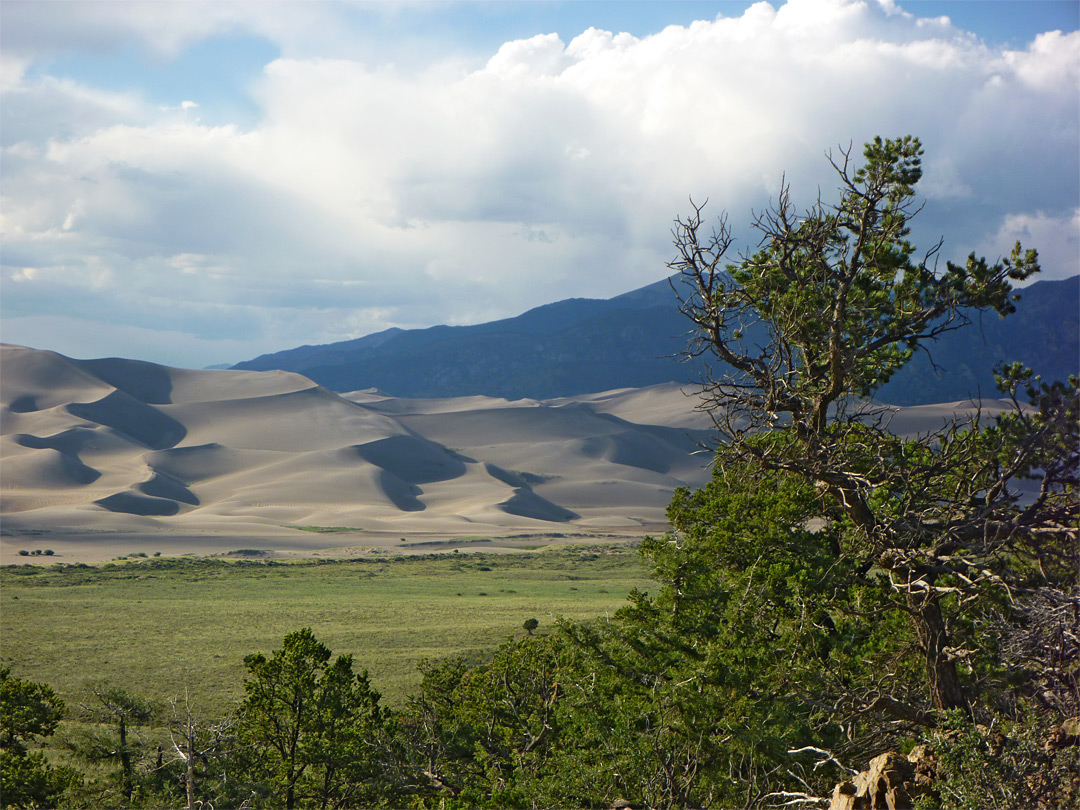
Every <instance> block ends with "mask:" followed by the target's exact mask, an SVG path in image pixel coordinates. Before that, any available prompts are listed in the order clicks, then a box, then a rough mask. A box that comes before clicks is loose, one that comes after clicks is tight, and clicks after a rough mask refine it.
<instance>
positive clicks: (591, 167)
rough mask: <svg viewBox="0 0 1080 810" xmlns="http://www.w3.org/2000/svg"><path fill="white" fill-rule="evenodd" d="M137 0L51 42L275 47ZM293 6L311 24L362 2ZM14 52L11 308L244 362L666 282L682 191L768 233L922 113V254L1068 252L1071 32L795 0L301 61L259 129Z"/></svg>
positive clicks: (8, 186)
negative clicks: (786, 198)
mask: <svg viewBox="0 0 1080 810" xmlns="http://www.w3.org/2000/svg"><path fill="white" fill-rule="evenodd" d="M83 5H84V4H79V3H76V4H74V6H73V9H74V14H75V17H76V18H78V19H80V20H82V19H84V18H85V17H86V16H87V14H88V13H89V12H86V11H85V10H83V9H82V7H83ZM115 5H117V4H105V7H113V6H115ZM136 5H137V6H138V8H139V9H140V11H139V12H138V13H133V14H131V15H128V14H126V13H118V12H116V11H107V12H105V17H104V18H103V19H102V18H95V22H93V23H87V25H88V29H87V30H85V31H80V29H79V26H78V25H76V24H75V23H74V22H71V24H70V25H68V24H64V25H59V24H57V25H52V24H50V25H45V24H44V23H40V21H39V23H40V26H39V27H40V31H39V32H38V34H39V35H40V36H42V37H45V39H46V40H47V42H46V44H47V45H48V46H49V47H51V48H55V49H60V48H64V47H73V46H72V44H71V43H72V41H73V40H75V39H77V38H79V37H81V39H80V40H79V41H80V42H81V43H82V44H83V45H87V43H91V44H92V43H95V42H97V43H100V45H101V47H106V46H107V45H108V44H109V43H110V42H112V41H113V40H114V39H115V38H117V37H137V38H140V39H141V40H143V41H145V42H146V43H147V46H148V47H153V48H155V49H157V50H158V51H160V52H162V53H174V52H176V51H177V49H180V48H182V47H184V43H186V42H190V41H192V40H193V39H196V38H199V37H204V36H208V35H211V34H215V33H216V34H220V33H221V32H223V31H229V30H234V29H244V30H248V29H252V30H258V31H260V32H262V33H264V34H265V35H267V36H271V35H273V36H282V37H283V36H284V35H283V34H280V32H279V33H274V32H275V31H278V29H281V28H282V27H283V23H282V21H281V18H275V17H274V15H272V14H266V13H264V12H261V11H255V10H253V7H251V6H244V5H242V4H240V5H236V6H235V7H234V4H218V3H209V4H206V5H205V6H200V8H201V9H203V10H204V11H206V18H205V19H202V20H196V19H195V17H197V16H198V15H197V14H195V13H192V12H191V11H190V10H189V11H188V12H184V13H183V20H181V21H179V22H177V23H176V24H177V26H178V27H177V29H176V30H175V31H172V32H171V33H167V32H164V31H162V30H161V29H162V28H164V27H165V23H166V22H167V21H168V20H173V19H174V17H172V16H170V15H178V14H181V12H180V11H177V10H176V9H177V8H179V7H178V6H177V7H174V6H172V5H169V6H168V8H169V9H171V11H170V12H169V14H166V15H165V16H164V17H156V18H152V17H153V15H151V14H150V12H149V11H148V10H147V9H152V8H153V7H155V6H157V4H136ZM295 6H305V7H306V6H311V8H307V9H299V10H298V9H296V8H295ZM95 8H97V7H95ZM103 8H104V7H103ZM131 8H135V7H134V6H133V7H131ZM285 8H286V9H287V10H288V14H296V15H300V16H299V17H297V18H296V19H298V20H299V19H300V18H301V17H303V18H304V20H303V21H302V22H303V24H302V25H300V28H302V29H303V30H305V31H307V30H309V29H308V28H306V27H305V26H307V25H308V24H309V23H310V22H311V20H313V19H315V18H316V17H317V16H319V15H322V14H326V13H333V14H342V13H345V12H344V11H343V10H342V9H341V8H339V7H337V6H335V5H333V4H332V5H331V6H330V10H329V11H328V10H327V9H326V8H324V7H322V6H321V5H318V4H290V5H288V6H287V7H285ZM914 8H915V9H916V10H918V6H915V7H914ZM223 9H224V10H223ZM346 10H347V9H346ZM7 13H8V12H7V10H6V9H5V16H7ZM27 13H28V12H27ZM286 16H287V15H286ZM166 18H167V19H166ZM275 20H276V22H275ZM298 25H299V24H298ZM267 32H269V33H267ZM24 35H25V37H24V38H29V35H28V34H25V31H24ZM24 44H25V43H24ZM87 46H88V45H87ZM43 47H44V46H43ZM339 50H340V49H339ZM296 52H297V53H301V52H302V50H301V49H297V51H296ZM13 64H14V67H13V68H12V69H11V70H10V71H9V72H6V73H5V75H10V76H12V77H13V78H11V79H10V85H9V86H5V87H6V89H5V90H4V96H3V102H4V104H3V108H4V115H5V119H4V133H3V134H4V144H3V147H4V151H3V155H2V159H3V164H2V169H3V172H4V180H5V182H4V190H3V231H4V237H5V247H4V255H3V265H4V266H3V268H2V271H0V272H2V274H3V275H2V279H3V284H4V306H5V308H6V309H7V310H8V311H13V312H17V313H18V314H19V317H20V318H21V319H22V321H21V323H22V324H23V325H24V326H25V325H27V324H29V323H30V320H31V319H33V318H34V317H42V318H53V319H69V321H70V322H75V319H78V318H80V317H83V316H84V314H85V313H84V310H85V307H86V305H87V301H88V300H89V301H92V302H93V304H94V306H95V307H100V308H101V309H100V310H99V313H100V312H105V313H109V317H114V318H117V319H120V320H118V321H117V322H118V323H130V324H133V326H132V328H137V329H143V330H151V331H152V330H153V329H154V328H155V319H154V318H153V317H149V316H142V317H138V316H137V314H136V313H139V312H144V313H151V312H155V311H159V310H161V309H162V308H165V309H168V308H170V306H172V311H171V312H170V314H169V316H168V318H166V319H165V320H163V321H161V323H160V328H161V329H163V330H168V331H169V332H170V334H189V335H192V336H195V339H196V341H197V342H198V345H200V346H201V347H203V348H205V347H206V346H212V345H213V344H212V341H213V340H214V335H215V331H214V329H215V323H216V324H217V325H218V326H217V328H220V329H221V335H222V336H223V337H222V343H221V346H222V349H223V352H222V354H223V355H224V354H226V352H225V351H224V350H225V349H226V347H227V348H229V349H230V352H229V355H230V356H231V357H233V358H235V359H240V357H237V356H236V354H235V353H234V352H235V351H237V350H239V349H240V348H241V347H247V348H248V349H250V351H249V352H248V354H250V355H253V354H257V353H260V352H263V351H270V350H273V349H279V348H287V347H290V346H292V345H297V344H299V343H322V342H329V341H330V340H336V339H344V338H348V337H356V336H358V335H360V334H364V333H366V332H370V331H376V330H378V329H381V328H385V327H387V326H390V325H401V326H416V325H427V324H431V323H439V322H448V323H467V322H475V321H478V320H485V319H489V318H493V317H500V316H506V315H511V314H515V313H517V312H520V311H522V310H524V309H526V308H528V307H530V306H534V305H538V304H540V303H544V302H547V301H551V300H556V299H559V298H564V297H570V296H608V295H613V294H616V293H619V292H623V291H625V290H628V289H631V288H634V287H636V286H639V285H642V284H645V283H648V282H650V281H653V280H656V279H658V278H660V277H662V276H663V275H665V274H666V269H665V262H666V260H667V259H668V258H669V257H670V256H669V254H670V234H669V227H670V223H671V220H672V219H673V218H674V217H675V216H677V215H679V214H681V213H684V212H685V211H686V210H687V206H688V203H687V198H688V197H689V196H693V198H694V199H695V200H698V201H700V200H704V199H705V198H709V199H710V200H711V202H710V210H711V211H712V212H713V213H715V214H719V213H720V212H721V211H723V210H727V211H729V212H730V218H731V222H732V224H733V225H734V226H735V227H736V231H737V233H738V235H739V236H740V237H741V238H742V240H743V245H744V246H746V245H748V244H749V245H752V244H753V234H752V233H751V232H750V231H749V229H748V228H747V224H748V223H749V221H750V210H751V209H752V208H758V209H760V208H761V207H762V206H764V205H766V204H767V203H768V200H769V199H770V198H771V197H773V196H775V194H776V192H777V189H778V187H779V183H780V181H781V178H782V177H784V176H786V178H787V179H788V181H789V182H791V184H792V186H793V191H794V197H795V200H796V201H797V202H798V203H799V204H800V205H809V204H810V203H812V202H813V200H814V199H815V198H816V196H817V193H818V190H819V189H820V190H821V193H822V195H823V196H824V197H825V199H829V198H830V196H831V194H832V190H833V189H834V188H835V186H836V178H835V176H834V175H832V174H831V170H830V169H829V168H828V166H827V163H826V161H825V160H824V152H825V151H826V150H828V149H830V148H831V149H833V152H834V154H837V148H838V147H846V146H847V145H848V144H849V143H851V142H854V144H855V145H856V147H857V146H858V144H860V143H861V142H862V141H864V140H867V139H869V138H871V137H873V136H874V135H876V134H883V135H899V134H904V133H909V132H910V133H913V134H917V135H919V136H920V137H922V139H923V141H924V144H925V145H926V150H927V155H926V164H925V165H926V180H925V181H924V184H923V192H924V193H925V195H926V197H927V200H928V204H927V206H926V209H925V210H924V212H923V213H922V215H921V217H920V220H919V223H918V227H917V230H916V236H917V237H918V238H919V239H920V240H921V242H922V243H924V244H925V243H927V242H933V241H936V239H937V238H938V237H939V236H941V235H944V236H945V237H946V245H945V254H944V255H945V256H947V257H949V258H961V257H962V256H964V255H966V253H967V251H969V250H972V249H977V248H978V249H982V250H984V251H985V252H987V253H991V254H994V253H998V254H1000V253H1002V252H1005V253H1007V252H1008V251H1007V250H1004V251H1002V250H1001V248H1000V244H1003V242H1004V241H1007V240H1008V239H1012V238H1013V237H1012V236H1011V235H1012V234H1014V233H1015V234H1018V235H1022V236H1023V237H1024V239H1023V241H1024V242H1025V244H1027V243H1028V242H1029V241H1030V242H1031V244H1032V246H1035V247H1038V248H1039V249H1040V252H1041V254H1042V255H1043V256H1044V257H1045V260H1044V267H1045V268H1046V271H1047V273H1048V274H1050V275H1054V276H1065V275H1069V274H1073V273H1076V272H1078V271H1080V267H1078V265H1077V255H1078V252H1077V250H1076V239H1077V228H1078V222H1077V218H1076V213H1075V212H1076V203H1077V199H1078V196H1080V191H1078V181H1077V178H1078V176H1080V158H1078V154H1080V149H1078V145H1080V110H1078V101H1077V99H1078V89H1080V79H1078V69H1080V35H1078V34H1076V33H1072V34H1060V33H1048V34H1045V35H1043V36H1040V37H1039V38H1037V39H1036V40H1035V41H1033V42H1032V43H1031V44H1030V45H1029V47H1028V48H1027V49H1026V50H1023V51H1003V50H1000V49H997V50H995V49H993V48H990V47H988V46H986V45H985V44H983V43H981V42H980V41H979V40H978V39H977V38H975V37H974V36H972V35H970V34H968V33H966V32H963V31H960V30H957V29H956V28H954V27H953V26H952V25H951V24H950V23H949V22H948V20H947V19H945V18H935V19H929V20H928V19H920V18H918V17H916V16H914V15H912V14H910V13H907V12H905V11H903V9H902V8H900V7H898V6H896V5H893V4H877V3H864V2H847V1H846V0H791V2H788V3H787V4H786V5H783V6H781V7H780V8H779V9H776V8H774V7H772V6H770V5H769V4H767V3H758V4H757V5H755V6H753V7H751V8H750V9H748V10H747V11H746V12H745V13H744V14H742V15H741V16H739V17H724V16H719V17H717V19H715V20H712V21H700V22H696V23H694V24H693V25H690V26H687V27H680V26H671V27H668V28H666V29H664V30H663V31H660V32H658V33H656V34H654V35H651V36H647V37H642V38H636V37H633V36H631V35H629V34H615V33H611V32H607V31H601V30H598V29H595V28H593V29H588V30H586V31H584V32H582V33H581V34H580V35H578V36H576V37H574V38H572V39H571V40H570V41H569V42H568V43H566V42H564V41H562V40H561V39H560V38H559V37H558V36H557V35H555V34H539V35H537V36H534V37H531V38H528V39H523V40H516V41H512V42H507V43H505V44H503V45H502V47H500V48H498V50H497V51H496V52H494V53H491V54H490V56H489V58H487V60H486V61H484V62H482V63H469V62H463V61H462V60H460V59H458V58H456V57H454V58H449V57H447V58H445V59H441V60H440V59H439V58H437V57H432V58H430V59H429V60H428V61H427V62H425V63H423V64H408V65H404V64H393V63H380V64H375V63H371V62H369V61H365V60H363V59H358V58H323V57H312V56H309V55H306V54H305V55H300V56H297V55H295V54H294V55H292V56H287V57H282V58H280V59H277V60H275V61H273V62H271V63H270V64H268V65H267V66H266V68H265V70H264V72H263V74H262V76H261V78H260V80H259V81H258V82H257V84H256V85H255V87H253V88H252V90H251V92H252V94H253V98H254V101H255V103H256V104H257V105H258V110H259V119H258V123H257V124H256V125H254V126H252V127H248V128H243V127H240V126H237V125H223V126H209V125H204V124H201V123H199V121H198V120H197V119H194V118H193V117H192V115H190V114H188V113H189V112H190V110H189V108H192V107H193V104H194V103H193V102H183V103H182V104H181V105H180V106H181V108H182V109H176V108H173V109H167V110H162V109H160V107H159V106H154V105H151V104H149V103H143V102H141V101H140V99H139V98H137V97H135V96H132V95H124V94H115V93H113V94H110V93H106V92H104V91H100V90H97V89H95V88H94V87H92V86H88V85H80V84H78V83H76V82H74V81H72V80H70V79H68V80H59V79H54V78H52V77H49V76H48V75H44V76H36V77H35V76H34V75H32V74H31V73H30V72H28V71H27V69H26V66H25V65H24V64H22V63H17V64H16V63H13ZM6 81H8V80H6ZM193 97H198V96H193ZM9 115H10V116H12V117H13V119H15V120H13V122H11V123H10V124H9V122H8V118H7V116H9ZM65 122H67V123H65ZM857 151H858V149H857V148H856V153H857ZM1028 235H1030V240H1029V239H1028ZM1010 245H1011V243H1010ZM995 257H996V256H995ZM43 285H48V286H43ZM35 289H36V292H34V290H35ZM88 291H89V292H88ZM88 295H90V298H87V296H88ZM110 301H119V302H123V303H122V305H121V304H115V303H114V304H110V303H109V302H110ZM170 302H172V304H170ZM238 313H244V314H243V315H239V314H238ZM69 321H65V322H69ZM99 323H100V319H99ZM20 328H21V327H20ZM95 328H96V327H95ZM114 331H115V334H116V335H117V336H118V337H119V336H123V334H124V333H123V330H122V329H117V330H114ZM14 337H15V338H17V336H14ZM153 343H155V342H153V341H149V342H148V341H142V342H141V343H140V344H139V345H143V346H149V345H151V344H153ZM200 351H201V350H200ZM112 353H122V352H121V351H120V350H116V351H114V352H112ZM130 353H131V354H134V353H135V351H134V349H132V351H131V352H130ZM243 356H245V355H241V357H243ZM226 359H227V358H226Z"/></svg>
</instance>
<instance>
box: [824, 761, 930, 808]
mask: <svg viewBox="0 0 1080 810" xmlns="http://www.w3.org/2000/svg"><path fill="white" fill-rule="evenodd" d="M936 765H937V760H936V758H935V757H934V755H933V754H932V753H931V752H930V749H929V748H927V747H926V746H925V745H920V746H917V747H916V748H915V749H914V750H912V752H911V753H910V754H908V756H906V757H905V756H901V755H900V754H897V753H895V752H892V751H890V752H888V753H885V754H882V755H881V756H877V757H874V758H873V759H872V760H870V765H869V767H868V768H867V769H866V770H865V771H861V772H860V773H857V774H855V776H854V777H853V778H852V779H850V780H848V781H846V782H841V783H840V784H838V785H837V786H836V787H835V788H834V789H833V795H832V799H831V801H830V804H829V810H911V807H912V804H913V801H914V799H915V798H917V797H918V796H920V795H922V794H923V793H926V792H927V791H928V790H929V786H930V783H931V782H932V781H933V778H934V771H935V768H936Z"/></svg>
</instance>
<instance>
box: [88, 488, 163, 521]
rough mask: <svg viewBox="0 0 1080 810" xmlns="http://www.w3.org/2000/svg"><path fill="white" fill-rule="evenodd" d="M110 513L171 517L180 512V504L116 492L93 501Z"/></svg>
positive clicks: (132, 493)
mask: <svg viewBox="0 0 1080 810" xmlns="http://www.w3.org/2000/svg"><path fill="white" fill-rule="evenodd" d="M94 503H96V504H97V505H98V506H100V507H102V508H104V509H108V510H109V511H110V512H124V513H126V514H129V515H140V516H142V517H171V516H173V515H175V514H177V513H178V512H179V511H180V504H178V503H177V502H176V501H171V500H167V499H165V498H153V497H150V496H148V495H140V494H139V493H137V492H117V493H116V494H115V495H110V496H109V497H107V498H101V499H100V500H97V501H94Z"/></svg>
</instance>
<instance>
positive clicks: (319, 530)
mask: <svg viewBox="0 0 1080 810" xmlns="http://www.w3.org/2000/svg"><path fill="white" fill-rule="evenodd" d="M290 528H292V529H299V530H300V531H302V532H314V533H315V534H339V533H341V532H362V531H363V529H357V528H356V527H354V526H291V527H290Z"/></svg>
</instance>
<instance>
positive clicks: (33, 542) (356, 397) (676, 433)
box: [0, 346, 1003, 563]
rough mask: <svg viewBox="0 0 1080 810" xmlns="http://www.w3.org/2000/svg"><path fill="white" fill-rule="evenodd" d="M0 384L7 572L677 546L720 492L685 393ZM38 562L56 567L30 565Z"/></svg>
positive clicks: (221, 382) (197, 381)
mask: <svg viewBox="0 0 1080 810" xmlns="http://www.w3.org/2000/svg"><path fill="white" fill-rule="evenodd" d="M0 374H2V377H0V406H2V410H0V417H2V437H0V561H2V562H4V563H10V562H16V561H18V562H43V563H44V562H95V561H101V560H108V559H112V558H114V557H117V556H120V555H124V554H130V553H139V552H141V553H147V554H153V553H161V554H164V555H167V556H168V555H178V554H198V555H208V554H225V553H228V552H230V551H236V550H239V549H256V550H260V551H264V552H268V553H273V554H276V555H296V554H300V555H332V556H353V555H357V554H371V553H386V552H388V551H392V552H393V553H402V552H409V551H415V552H421V551H422V552H430V551H432V550H433V549H442V550H452V549H453V548H458V549H461V550H467V549H470V548H477V547H483V548H486V549H492V548H501V547H506V548H520V547H522V546H529V545H543V544H551V543H556V542H573V541H575V540H579V539H585V538H588V539H589V540H591V541H594V542H595V540H596V539H597V538H605V539H619V538H622V539H625V538H637V537H641V536H643V535H644V534H646V533H650V532H654V533H655V532H662V531H664V530H665V528H666V520H665V514H664V510H665V507H666V506H667V504H668V501H669V500H670V498H671V494H672V492H673V491H674V490H675V488H676V487H679V486H691V487H694V486H700V485H701V484H703V483H704V482H705V481H706V480H707V478H708V474H709V473H708V469H707V464H708V461H709V454H708V453H707V452H705V451H702V449H701V446H702V443H704V442H707V441H708V439H709V438H710V435H711V433H710V431H709V426H710V420H709V418H708V416H707V415H705V414H702V413H700V412H698V411H696V410H695V405H696V403H697V399H696V398H695V397H694V396H693V391H692V389H691V388H690V387H687V386H680V385H677V384H675V383H671V384H668V385H661V386H654V387H651V388H645V389H624V390H618V391H608V392H604V393H597V394H590V395H583V396H577V397H567V398H561V399H556V400H547V401H536V400H518V401H513V402H511V401H507V400H503V399H495V398H490V397H479V396H476V397H464V398H457V399H399V398H394V397H389V396H385V395H382V394H380V393H378V392H375V391H362V392H354V393H350V394H345V395H339V394H336V393H334V392H332V391H330V390H328V389H326V388H323V387H321V386H318V385H316V384H315V383H313V382H311V381H310V380H308V379H307V378H305V377H302V376H300V375H297V374H291V373H286V372H273V371H272V372H254V371H209V370H201V371H197V370H186V369H176V368H167V367H164V366H159V365H154V364H151V363H144V362H139V361H133V360H121V359H104V360H72V359H70V358H67V357H63V356H61V355H58V354H55V353H52V352H46V351H38V350H34V349H28V348H23V347H18V346H4V347H3V349H2V354H0ZM1002 406H1003V405H1002V404H1001V403H994V404H993V405H992V406H991V407H990V408H989V409H988V410H989V411H990V412H992V411H994V410H1000V408H1001V407H1002ZM965 409H970V405H967V404H964V403H950V404H944V405H937V406H922V407H916V408H905V409H899V410H897V409H893V410H894V413H893V414H892V417H891V418H892V427H893V429H894V430H896V431H897V432H901V433H915V432H924V431H927V430H932V429H934V428H937V427H940V426H941V424H942V423H943V421H944V420H945V419H946V418H948V417H949V416H951V415H952V414H954V413H956V412H957V411H958V410H959V411H963V410H965ZM34 549H42V550H44V549H50V550H52V551H53V552H54V554H53V555H52V556H49V557H45V556H41V557H36V556H35V557H25V556H19V555H18V552H19V551H20V550H34Z"/></svg>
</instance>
